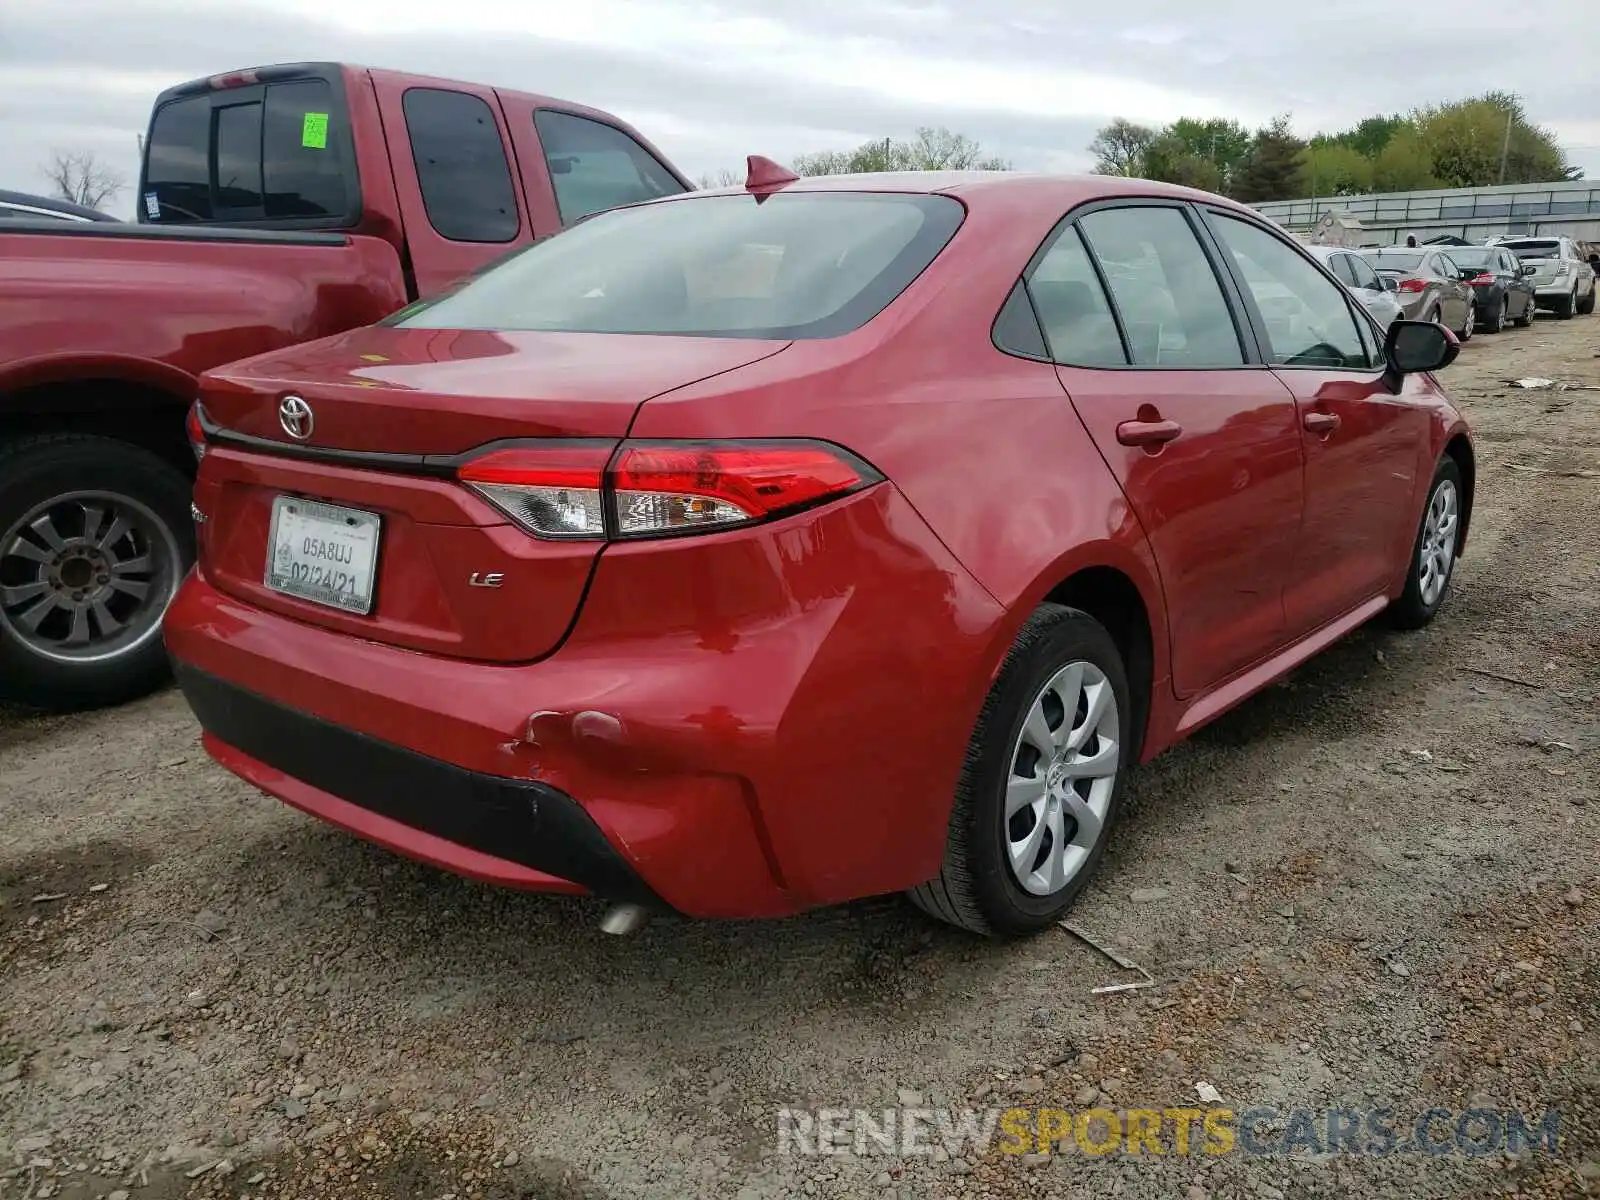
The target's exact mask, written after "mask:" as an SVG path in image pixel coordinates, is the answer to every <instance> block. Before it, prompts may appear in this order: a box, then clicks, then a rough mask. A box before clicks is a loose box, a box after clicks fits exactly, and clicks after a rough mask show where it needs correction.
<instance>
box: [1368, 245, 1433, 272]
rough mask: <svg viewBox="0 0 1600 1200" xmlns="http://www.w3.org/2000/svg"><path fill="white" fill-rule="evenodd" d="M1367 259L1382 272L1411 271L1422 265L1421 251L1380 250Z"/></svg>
mask: <svg viewBox="0 0 1600 1200" xmlns="http://www.w3.org/2000/svg"><path fill="white" fill-rule="evenodd" d="M1367 258H1368V260H1369V261H1370V262H1371V263H1372V265H1373V266H1375V267H1377V268H1378V270H1380V271H1409V270H1411V269H1413V268H1414V267H1420V266H1421V265H1422V251H1420V250H1380V251H1378V252H1376V253H1373V254H1369V255H1368V256H1367Z"/></svg>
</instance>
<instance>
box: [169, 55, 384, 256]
mask: <svg viewBox="0 0 1600 1200" xmlns="http://www.w3.org/2000/svg"><path fill="white" fill-rule="evenodd" d="M338 108H339V106H338V105H337V104H336V98H335V95H334V90H333V86H332V84H330V83H329V82H328V81H327V80H326V79H299V80H290V81H286V82H283V83H273V84H268V85H266V86H259V85H258V86H255V87H244V88H233V89H227V90H224V91H219V92H212V93H207V94H205V95H199V96H189V97H186V98H184V99H182V100H175V101H172V102H170V103H168V104H164V105H162V106H161V108H160V109H159V110H158V111H157V112H156V115H155V119H154V120H153V121H152V122H151V126H150V141H149V145H148V147H147V150H146V159H145V180H144V188H143V194H142V195H141V196H140V197H139V202H138V203H139V219H140V220H141V221H145V222H147V223H154V224H161V225H181V224H194V223H196V222H218V223H243V222H249V221H285V220H287V221H299V220H309V221H314V222H318V223H335V222H338V221H341V220H344V219H347V218H348V216H349V215H350V211H351V209H352V208H353V206H354V200H355V191H356V189H355V184H354V180H353V178H352V168H351V167H350V165H349V161H348V158H347V145H348V131H347V130H345V129H344V128H343V126H342V113H341V112H340V111H338Z"/></svg>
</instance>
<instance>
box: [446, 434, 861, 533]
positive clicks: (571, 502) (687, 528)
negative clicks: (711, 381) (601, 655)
mask: <svg viewBox="0 0 1600 1200" xmlns="http://www.w3.org/2000/svg"><path fill="white" fill-rule="evenodd" d="M456 474H457V478H459V479H460V480H461V481H462V482H463V483H465V484H467V486H469V487H471V488H472V489H473V490H474V491H475V492H477V493H478V494H479V495H481V496H482V497H483V498H484V499H485V500H488V501H489V502H490V503H491V504H493V505H494V506H495V507H496V508H498V509H499V510H500V511H501V512H503V513H505V514H506V515H507V516H508V517H510V518H511V519H512V520H513V521H515V522H516V523H517V524H518V525H520V526H522V527H523V528H524V529H526V530H527V531H528V532H529V533H532V534H533V535H534V536H536V537H545V538H592V539H598V538H605V537H611V538H643V537H658V536H662V535H665V534H679V533H694V532H697V531H710V530H715V529H727V528H730V527H733V526H739V525H748V524H752V523H754V522H758V521H765V520H769V519H771V518H773V517H778V516H783V515H785V514H788V513H792V512H796V511H799V510H800V509H803V508H810V507H812V506H813V505H817V504H822V503H826V502H827V501H829V500H834V499H837V498H839V497H841V496H845V495H848V494H849V493H851V492H854V491H859V490H860V489H861V488H864V487H868V486H870V485H871V484H874V483H877V482H879V481H880V480H881V479H882V478H883V477H882V476H881V475H879V474H878V473H877V472H876V471H874V470H873V469H872V468H871V467H869V466H867V465H866V464H865V463H863V462H862V461H861V460H859V459H857V458H856V457H855V456H854V455H852V454H849V453H848V452H846V451H844V450H841V449H839V448H838V447H837V446H831V445H828V444H826V443H823V442H812V441H799V440H773V441H761V442H624V443H623V444H622V446H621V447H620V448H619V449H618V450H617V451H616V453H615V455H613V454H612V453H611V452H610V447H609V444H601V443H594V442H576V441H568V442H564V441H552V442H546V443H542V444H539V443H526V444H523V445H519V446H510V447H504V448H501V449H496V450H490V451H488V452H487V453H485V454H483V455H481V456H479V457H477V458H474V459H471V460H470V461H469V462H467V463H466V464H464V465H463V466H462V467H461V468H460V469H459V470H458V471H457V473H456Z"/></svg>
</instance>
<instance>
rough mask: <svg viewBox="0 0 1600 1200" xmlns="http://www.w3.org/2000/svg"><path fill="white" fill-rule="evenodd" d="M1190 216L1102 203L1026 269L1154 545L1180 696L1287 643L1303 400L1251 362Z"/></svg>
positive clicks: (1082, 405)
mask: <svg viewBox="0 0 1600 1200" xmlns="http://www.w3.org/2000/svg"><path fill="white" fill-rule="evenodd" d="M1195 222H1196V218H1195V217H1194V215H1193V213H1192V210H1191V209H1190V208H1189V207H1188V206H1187V205H1183V204H1173V203H1137V202H1127V201H1120V202H1115V203H1110V204H1106V205H1101V206H1096V207H1094V208H1091V209H1089V210H1086V211H1084V212H1082V213H1081V215H1078V216H1076V217H1075V219H1074V220H1072V221H1070V222H1068V223H1065V224H1063V225H1062V226H1061V227H1059V228H1058V229H1057V231H1056V232H1055V234H1053V235H1052V240H1051V241H1050V242H1049V243H1047V246H1046V248H1045V249H1044V250H1042V251H1041V254H1040V255H1039V256H1037V257H1036V260H1035V263H1034V265H1033V267H1032V269H1031V270H1030V272H1029V274H1028V277H1027V283H1028V289H1029V294H1030V297H1031V299H1032V301H1033V303H1034V306H1035V309H1036V311H1037V313H1038V316H1039V319H1040V322H1041V324H1042V325H1043V327H1044V329H1045V334H1046V338H1047V341H1048V344H1049V347H1050V350H1051V356H1052V358H1053V359H1054V360H1055V362H1056V363H1057V368H1056V369H1057V373H1058V374H1059V376H1060V378H1061V383H1062V386H1063V387H1064V388H1065V389H1066V391H1067V394H1068V396H1069V397H1070V398H1071V401H1072V405H1073V408H1074V409H1075V410H1076V412H1077V414H1078V417H1079V418H1080V419H1081V420H1082V422H1083V425H1084V428H1085V429H1086V430H1087V431H1088V433H1089V436H1090V437H1091V438H1092V439H1093V441H1094V444H1095V446H1096V448H1097V449H1098V450H1099V452H1100V455H1101V457H1102V458H1103V459H1104V460H1105V462H1106V464H1107V465H1108V466H1109V467H1110V468H1111V470H1112V472H1113V473H1114V474H1115V476H1116V478H1117V480H1118V482H1119V483H1120V484H1121V486H1122V490H1123V493H1124V495H1125V496H1126V497H1127V500H1128V504H1129V506H1130V507H1131V508H1132V510H1133V513H1134V515H1135V516H1136V517H1137V519H1138V520H1139V522H1140V524H1141V526H1142V527H1143V529H1144V533H1145V536H1146V537H1147V538H1148V539H1149V543H1150V547H1151V551H1152V553H1153V554H1154V556H1155V559H1156V563H1157V566H1158V568H1159V570H1160V573H1161V584H1162V588H1163V591H1164V594H1165V597H1166V605H1167V615H1168V634H1169V637H1170V643H1171V661H1172V674H1173V686H1174V688H1175V690H1176V691H1177V692H1178V694H1179V695H1180V696H1188V695H1192V694H1194V693H1196V692H1199V691H1202V690H1205V689H1207V688H1210V687H1212V686H1214V685H1216V684H1217V683H1220V682H1221V681H1223V680H1224V679H1226V678H1227V677H1228V676H1230V675H1232V674H1234V673H1236V672H1237V671H1239V670H1240V669H1241V668H1243V667H1246V666H1248V665H1249V664H1251V663H1252V662H1255V661H1256V660H1258V659H1260V658H1262V657H1264V656H1265V655H1267V654H1269V653H1270V652H1271V651H1272V650H1274V649H1275V648H1277V647H1278V646H1279V645H1281V644H1282V643H1283V641H1284V615H1283V585H1284V579H1285V567H1286V564H1287V563H1288V561H1289V559H1290V557H1291V556H1292V554H1293V550H1294V540H1295V537H1296V534H1297V533H1298V531H1299V527H1300V505H1301V487H1302V483H1301V452H1300V433H1299V427H1298V424H1297V418H1296V412H1295V404H1294V399H1293V397H1292V396H1291V395H1290V393H1289V391H1288V389H1287V388H1285V387H1284V386H1283V384H1282V383H1280V382H1279V381H1278V380H1277V379H1276V377H1274V376H1273V374H1272V373H1271V372H1270V371H1266V370H1261V369H1259V368H1256V369H1252V368H1251V366H1250V365H1249V360H1248V356H1247V353H1246V350H1245V346H1246V345H1250V344H1251V343H1249V342H1247V341H1244V340H1242V339H1241V336H1240V332H1239V328H1238V325H1237V320H1238V316H1237V313H1236V311H1235V305H1236V298H1233V299H1230V295H1229V292H1228V291H1227V290H1226V288H1225V286H1224V282H1223V280H1224V279H1225V278H1226V277H1225V276H1219V274H1218V272H1217V269H1216V264H1215V262H1214V260H1213V258H1212V257H1211V255H1210V254H1209V253H1208V250H1207V248H1206V247H1205V245H1204V244H1203V242H1202V240H1201V238H1200V236H1199V234H1198V226H1197V225H1196V223H1195Z"/></svg>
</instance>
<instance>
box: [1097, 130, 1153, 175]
mask: <svg viewBox="0 0 1600 1200" xmlns="http://www.w3.org/2000/svg"><path fill="white" fill-rule="evenodd" d="M1156 137H1157V131H1156V130H1154V129H1151V128H1150V127H1149V126H1148V125H1136V124H1135V123H1134V122H1132V121H1128V120H1124V119H1123V118H1122V117H1118V118H1117V119H1116V120H1115V121H1112V122H1111V124H1109V125H1107V126H1106V127H1105V128H1104V129H1102V130H1101V131H1100V132H1099V133H1097V134H1096V135H1095V138H1094V141H1092V142H1090V143H1089V153H1090V154H1092V155H1094V156H1095V159H1096V162H1095V168H1094V169H1095V173H1096V174H1098V175H1124V176H1129V177H1132V176H1137V175H1142V174H1143V173H1144V167H1145V162H1144V158H1145V153H1146V152H1147V151H1148V150H1149V149H1150V146H1151V143H1153V142H1154V141H1155V140H1156Z"/></svg>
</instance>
